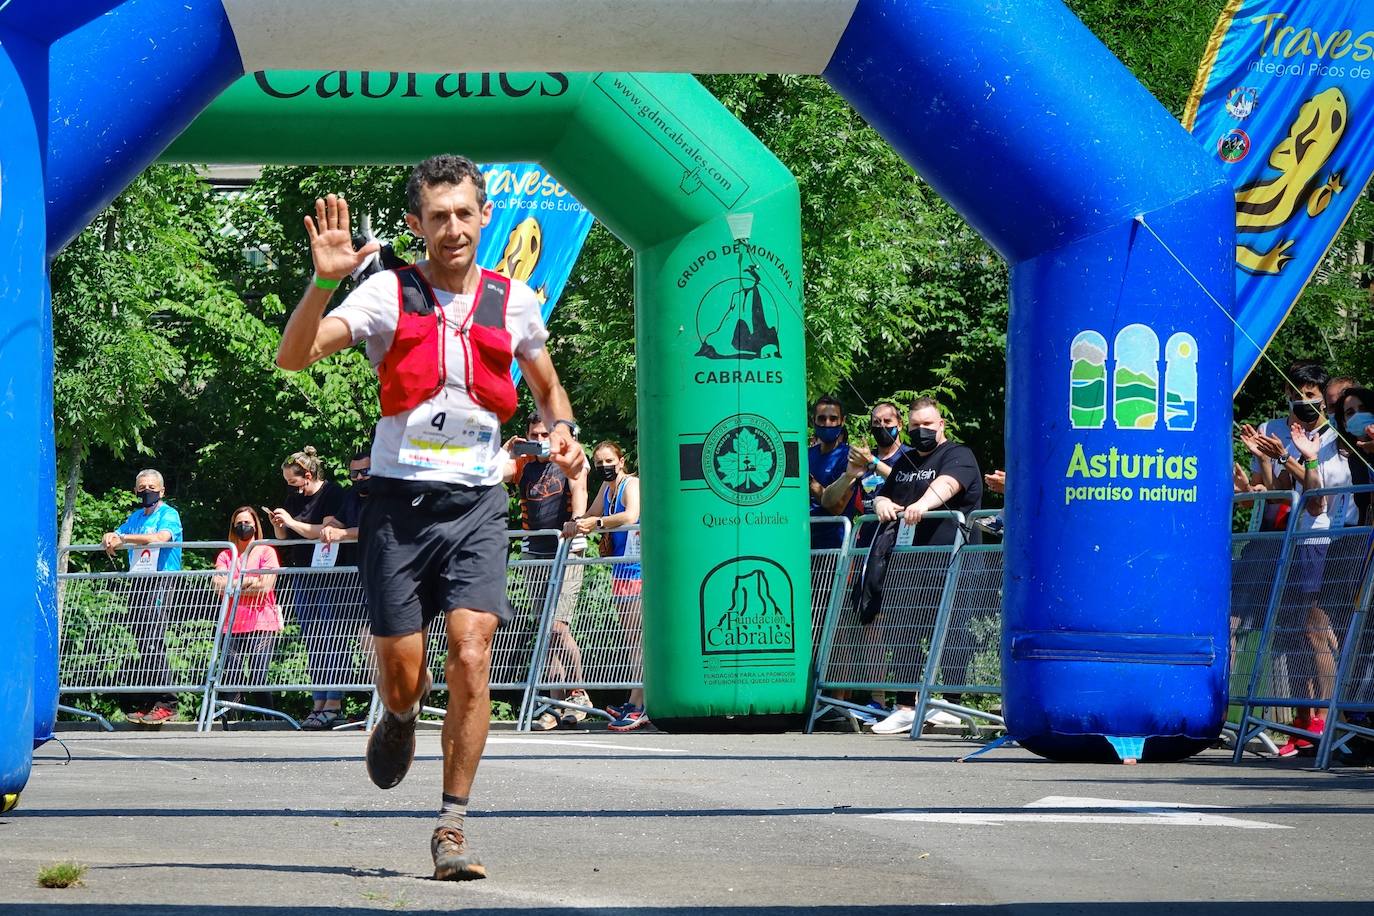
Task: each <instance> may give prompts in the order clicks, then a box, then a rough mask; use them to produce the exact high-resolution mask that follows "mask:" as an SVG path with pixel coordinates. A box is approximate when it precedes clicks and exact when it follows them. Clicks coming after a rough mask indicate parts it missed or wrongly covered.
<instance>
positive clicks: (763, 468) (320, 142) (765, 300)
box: [163, 71, 811, 721]
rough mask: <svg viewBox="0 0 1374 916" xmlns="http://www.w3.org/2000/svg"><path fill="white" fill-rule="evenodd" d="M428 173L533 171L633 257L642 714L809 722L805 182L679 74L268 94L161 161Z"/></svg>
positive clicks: (310, 76) (447, 78)
mask: <svg viewBox="0 0 1374 916" xmlns="http://www.w3.org/2000/svg"><path fill="white" fill-rule="evenodd" d="M440 152H462V153H464V154H466V155H468V156H471V157H473V158H474V159H477V160H479V161H481V160H486V161H497V160H528V161H535V162H538V163H540V164H541V165H543V166H544V167H545V168H547V169H548V170H549V171H550V172H551V173H552V174H553V175H555V176H556V177H557V178H558V180H559V181H561V182H562V183H563V184H564V185H565V186H566V187H567V188H568V189H569V190H570V191H571V192H572V193H573V194H574V195H576V197H577V198H578V199H579V200H580V201H581V202H582V203H583V204H585V205H586V206H587V208H588V209H590V210H591V211H592V212H593V213H594V214H595V215H596V216H597V218H598V219H600V220H601V221H602V222H603V223H604V224H605V225H606V226H607V227H608V228H609V229H610V230H611V231H612V232H614V233H615V234H616V236H618V237H619V238H620V239H621V240H622V241H623V242H624V243H625V244H626V245H628V246H629V247H630V248H631V249H633V251H634V256H635V326H636V357H637V362H638V392H637V394H638V402H639V417H638V423H639V429H641V430H643V431H645V433H647V434H646V435H643V436H641V438H640V442H639V455H640V474H641V478H642V483H641V488H642V489H641V494H642V503H643V512H642V517H641V522H642V525H643V532H644V533H643V556H644V561H643V562H644V564H645V567H646V569H647V570H648V573H647V575H646V576H645V577H644V651H645V664H644V668H645V681H646V682H645V694H646V699H647V703H648V707H649V712H650V714H651V715H652V716H653V717H654V719H655V720H656V721H658V720H661V719H674V718H691V717H703V716H720V715H737V714H738V715H742V714H771V713H792V712H800V711H801V710H802V709H803V708H804V706H805V703H806V700H807V686H808V685H807V682H808V676H809V671H810V661H811V599H810V592H811V588H810V566H809V554H808V546H809V533H808V532H809V529H808V498H807V488H806V477H805V476H804V473H803V469H804V467H805V451H806V442H807V435H806V430H807V421H806V406H805V397H806V390H805V384H804V382H805V349H804V348H805V343H804V331H803V326H802V318H801V292H802V287H801V283H802V277H801V251H800V249H801V225H800V203H799V199H798V194H797V184H796V180H795V179H794V178H793V177H792V175H791V174H790V173H789V172H788V171H787V169H786V168H784V167H783V165H782V164H781V163H780V162H779V161H778V160H777V159H776V158H775V157H774V156H773V155H772V153H770V152H769V151H768V150H767V149H766V148H765V147H764V146H763V144H762V143H760V142H759V141H758V139H757V138H756V137H754V136H753V134H752V133H750V132H749V131H748V130H747V129H746V128H745V127H744V126H743V125H742V124H740V123H739V121H738V120H736V119H735V118H734V117H733V116H732V115H731V114H730V113H729V112H728V111H726V109H725V108H724V107H723V106H721V105H720V103H718V102H717V101H716V100H715V99H714V98H713V97H712V96H711V95H710V93H708V92H707V91H706V90H705V89H704V88H702V86H701V85H700V84H699V83H698V82H697V81H696V80H695V79H693V78H692V77H689V76H682V75H676V74H634V75H631V74H626V73H599V74H572V73H503V74H452V73H450V74H406V73H358V72H344V71H328V72H324V73H319V72H294V71H292V72H270V73H258V74H252V75H249V76H245V77H243V78H242V79H240V80H239V81H238V83H236V84H235V85H234V86H233V87H231V88H230V89H229V90H228V91H226V92H225V93H224V94H223V95H221V96H220V97H219V98H218V99H217V100H216V101H215V102H214V104H213V105H211V106H210V108H209V109H207V110H206V111H205V112H204V113H203V114H202V115H201V116H200V118H199V119H198V120H197V121H196V122H195V123H194V124H193V125H192V126H191V127H190V128H189V129H188V130H187V131H186V132H185V133H184V134H183V135H182V136H181V137H180V138H179V139H178V140H177V141H176V143H175V144H174V145H173V146H172V147H171V148H170V149H169V150H168V151H167V152H166V154H165V155H164V156H163V159H164V161H181V162H245V163H302V164H340V165H347V164H355V165H356V164H383V163H404V164H411V163H414V162H417V161H419V160H421V159H423V158H425V157H426V156H429V155H432V154H434V153H440ZM727 213H729V214H731V215H730V216H729V218H728V219H727V215H726V214H727ZM285 221H286V222H288V223H290V222H291V220H289V219H288V220H285ZM554 358H555V362H556V363H557V362H560V361H562V362H566V360H567V359H568V358H569V355H568V354H567V353H566V352H565V353H563V354H559V353H555V354H554ZM574 407H576V405H574ZM677 430H691V432H690V433H679V434H677V435H672V434H669V433H668V432H667V431H677Z"/></svg>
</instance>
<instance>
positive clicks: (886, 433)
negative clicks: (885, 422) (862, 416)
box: [868, 423, 897, 448]
mask: <svg viewBox="0 0 1374 916" xmlns="http://www.w3.org/2000/svg"><path fill="white" fill-rule="evenodd" d="M868 431H869V432H871V433H872V434H873V444H874V445H876V446H878V448H891V447H892V443H894V442H896V441H897V427H895V426H879V425H877V424H876V423H875V424H874V425H873V426H870V427H869V428H868Z"/></svg>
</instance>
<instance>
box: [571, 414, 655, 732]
mask: <svg viewBox="0 0 1374 916" xmlns="http://www.w3.org/2000/svg"><path fill="white" fill-rule="evenodd" d="M589 482H590V483H591V484H592V485H594V486H596V488H597V490H596V495H595V496H593V497H592V498H591V500H590V501H589V503H588V506H587V512H586V514H585V515H583V516H581V517H579V518H574V519H572V520H571V521H569V522H568V523H567V524H566V525H564V526H563V536H564V537H568V538H576V537H578V536H579V535H583V536H585V535H588V534H593V533H596V532H603V533H602V535H601V547H600V551H601V556H603V557H626V558H629V557H635V558H638V557H639V555H640V550H639V532H638V531H632V532H627V531H618V530H617V529H619V528H625V527H628V526H630V525H638V524H639V478H638V477H636V476H635V475H634V474H631V473H630V472H629V471H627V470H626V469H625V451H624V449H622V448H621V447H620V443H618V442H613V441H611V440H609V439H608V440H605V441H603V442H598V443H597V445H596V448H595V449H593V450H592V469H591V476H590V481H589ZM642 576H643V571H642V570H641V569H640V565H639V562H638V560H637V559H636V561H635V562H622V563H616V564H615V568H614V571H613V572H612V573H611V603H612V604H614V605H615V609H616V614H617V615H618V616H619V617H620V626H621V629H622V630H623V631H624V634H625V641H626V644H627V646H628V648H629V650H630V652H631V653H632V656H631V664H632V665H634V667H636V668H642V666H643V654H644V646H643V633H644V620H643V611H642V600H643V599H642V598H641V597H640V596H641V594H642V592H643V581H642ZM606 712H607V713H608V714H609V715H612V716H615V718H614V720H613V721H612V722H611V724H610V725H609V726H607V728H608V729H610V730H611V731H617V732H628V731H635V730H636V729H640V728H643V727H644V726H646V725H648V724H649V715H648V713H647V712H645V709H644V690H643V688H641V687H636V688H635V689H633V690H631V691H630V698H629V700H628V701H627V702H626V703H624V704H623V705H619V706H607V707H606Z"/></svg>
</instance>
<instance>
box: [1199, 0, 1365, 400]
mask: <svg viewBox="0 0 1374 916" xmlns="http://www.w3.org/2000/svg"><path fill="white" fill-rule="evenodd" d="M1372 114H1374V3H1369V2H1367V0H1231V2H1229V3H1228V4H1227V6H1226V9H1225V10H1224V11H1223V12H1222V14H1221V18H1220V20H1218V22H1217V26H1216V29H1215V30H1214V31H1213V33H1212V37H1211V40H1210V41H1209V42H1208V45H1207V50H1206V52H1205V54H1204V56H1203V61H1202V66H1201V68H1200V69H1199V71H1198V75H1197V81H1196V82H1195V83H1194V85H1193V92H1192V95H1191V96H1190V98H1189V100H1188V109H1187V111H1186V112H1185V114H1184V118H1183V125H1184V127H1186V128H1188V129H1189V130H1190V131H1192V132H1193V135H1194V136H1195V137H1196V138H1197V139H1198V141H1199V142H1201V143H1202V144H1203V145H1204V146H1205V147H1206V148H1207V149H1208V150H1209V151H1211V152H1212V154H1213V155H1215V156H1216V159H1217V162H1218V163H1219V164H1220V165H1221V168H1222V169H1223V170H1224V171H1225V172H1226V174H1227V175H1228V176H1229V177H1230V178H1231V181H1232V183H1233V184H1234V185H1235V187H1236V235H1237V237H1236V308H1235V313H1234V314H1235V318H1236V324H1237V325H1238V328H1237V330H1236V338H1235V349H1234V363H1233V369H1232V372H1233V376H1232V380H1233V383H1234V387H1235V389H1236V390H1237V391H1238V390H1239V389H1240V386H1241V384H1242V383H1243V382H1244V381H1245V379H1246V377H1247V376H1248V375H1249V374H1250V372H1251V370H1252V369H1253V368H1254V366H1255V364H1256V363H1257V362H1258V361H1259V358H1260V353H1261V350H1262V348H1263V347H1265V346H1267V345H1268V343H1269V341H1270V340H1271V339H1272V338H1273V336H1274V334H1275V333H1276V332H1277V331H1278V329H1279V326H1280V325H1282V324H1283V321H1284V319H1285V318H1287V317H1288V312H1289V311H1290V310H1291V309H1292V307H1293V303H1294V302H1295V301H1296V300H1297V298H1298V296H1299V294H1301V293H1302V290H1303V287H1304V286H1306V285H1307V282H1308V280H1310V279H1311V278H1312V276H1313V274H1314V273H1315V272H1316V270H1317V267H1318V265H1320V264H1321V260H1322V256H1323V255H1325V254H1326V250H1327V249H1328V248H1329V247H1330V246H1331V243H1332V241H1333V240H1334V239H1335V237H1336V235H1337V233H1339V232H1340V230H1341V226H1343V225H1344V224H1345V221H1346V219H1347V218H1348V217H1349V215H1350V212H1351V210H1352V209H1353V208H1354V206H1355V202H1356V201H1357V200H1358V199H1359V196H1360V192H1361V191H1362V190H1363V188H1364V186H1365V183H1366V182H1367V181H1368V180H1369V177H1370V174H1371V172H1374V142H1372V141H1374V128H1372V127H1371V125H1374V118H1372V117H1371V115H1372Z"/></svg>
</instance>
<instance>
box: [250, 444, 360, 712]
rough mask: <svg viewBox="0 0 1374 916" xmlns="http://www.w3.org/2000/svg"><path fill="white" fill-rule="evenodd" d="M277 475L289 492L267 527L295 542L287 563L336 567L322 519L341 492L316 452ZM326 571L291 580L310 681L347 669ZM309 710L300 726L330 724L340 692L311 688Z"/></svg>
mask: <svg viewBox="0 0 1374 916" xmlns="http://www.w3.org/2000/svg"><path fill="white" fill-rule="evenodd" d="M281 474H282V479H283V480H284V481H286V486H287V488H288V490H289V492H288V495H287V497H286V501H285V504H284V505H283V506H281V507H280V508H277V509H272V510H270V511H269V512H268V515H269V516H270V518H271V519H272V529H273V530H274V531H275V532H276V536H277V538H278V539H285V540H291V541H301V542H302V543H301V545H300V546H298V547H297V546H293V547H288V548H286V555H287V556H286V560H287V562H288V564H289V565H291V566H293V567H299V568H305V569H310V568H322V567H331V566H334V565H336V563H337V561H338V554H337V552H336V551H337V549H338V548H337V545H335V544H334V543H331V542H326V541H325V540H324V538H323V530H322V529H323V527H324V525H323V523H324V520H325V519H327V518H329V517H330V516H333V517H335V518H338V516H339V513H341V512H342V511H343V506H344V491H343V487H341V486H339V485H338V484H337V483H335V482H334V481H332V480H325V479H324V471H323V468H322V467H321V465H320V459H319V456H318V453H317V452H316V451H315V449H314V448H312V447H311V446H308V445H307V446H306V447H305V448H304V449H302V450H301V451H299V452H296V453H295V454H293V455H292V456H291V457H289V458H287V459H286V460H285V461H284V462H282V466H281ZM330 578H331V574H329V573H317V574H296V575H295V577H294V580H293V582H292V596H293V600H292V609H293V611H294V613H295V616H296V622H297V623H298V624H300V628H301V641H302V642H304V643H305V652H306V670H307V672H308V673H309V675H310V681H311V683H313V684H328V683H331V682H334V681H338V680H340V679H341V678H342V677H343V676H344V673H345V672H346V671H347V670H348V668H349V667H351V659H349V657H348V655H349V653H348V652H347V648H346V642H345V639H344V634H343V632H342V631H343V624H342V622H341V621H340V620H339V619H338V617H339V611H340V608H339V602H338V596H337V594H336V592H337V589H335V588H334V587H333V583H331V582H330ZM313 696H314V700H315V708H314V709H313V710H311V712H310V715H308V716H306V718H305V720H304V721H303V722H301V728H304V729H308V730H311V731H319V730H322V729H327V728H330V727H332V726H334V725H336V724H337V723H338V721H339V719H340V717H341V715H342V712H341V711H342V707H343V692H342V691H338V690H316V691H313Z"/></svg>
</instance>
